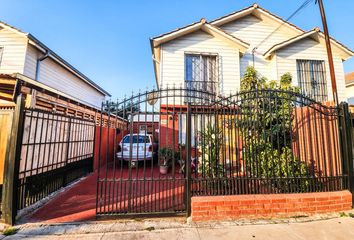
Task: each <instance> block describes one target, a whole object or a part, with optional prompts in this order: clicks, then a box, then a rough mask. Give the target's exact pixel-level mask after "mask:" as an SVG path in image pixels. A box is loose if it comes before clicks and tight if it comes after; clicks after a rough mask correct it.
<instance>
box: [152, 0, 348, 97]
mask: <svg viewBox="0 0 354 240" xmlns="http://www.w3.org/2000/svg"><path fill="white" fill-rule="evenodd" d="M331 46H332V52H333V57H334V65H335V74H336V79H337V88H338V95H339V100H340V101H344V100H346V95H345V79H344V70H343V61H345V60H347V59H348V58H350V57H352V56H353V55H354V52H353V51H352V50H350V49H349V48H347V47H346V46H344V45H343V44H341V43H339V42H338V41H336V40H335V39H333V38H332V39H331ZM151 48H152V54H153V63H154V70H155V76H156V82H157V85H158V86H159V87H163V86H166V85H170V86H171V85H177V86H178V85H184V86H186V87H194V88H195V87H198V88H202V89H204V90H208V91H217V93H218V94H229V93H230V92H231V93H232V92H236V91H238V90H239V89H240V79H241V78H242V76H243V73H244V71H245V69H246V67H247V66H249V65H251V66H254V67H255V68H256V70H257V71H258V72H259V73H260V74H261V75H262V76H264V77H266V78H267V79H269V80H278V79H279V78H280V76H281V75H283V74H284V73H286V72H290V73H291V74H292V76H293V84H295V85H297V86H300V87H301V89H302V91H303V93H305V94H307V95H308V96H310V97H312V98H315V99H316V100H318V101H327V100H331V99H332V92H331V80H330V73H329V66H328V61H327V52H326V47H325V40H324V34H323V33H322V32H321V31H320V30H319V28H314V29H312V30H310V31H304V30H302V29H300V28H298V27H296V26H295V25H293V24H291V23H289V22H286V21H285V20H283V19H282V18H280V17H278V16H275V15H274V14H272V13H270V12H269V11H267V10H265V9H263V8H261V7H260V6H259V5H257V4H254V5H252V6H250V7H247V8H245V9H242V10H240V11H237V12H234V13H231V14H229V15H226V16H223V17H220V18H218V19H215V20H213V21H210V22H208V21H206V20H205V19H204V18H203V19H201V21H199V22H196V23H193V24H190V25H188V26H185V27H182V28H179V29H176V30H173V31H171V32H169V33H165V34H163V35H160V36H158V37H154V38H152V39H151Z"/></svg>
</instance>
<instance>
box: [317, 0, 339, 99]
mask: <svg viewBox="0 0 354 240" xmlns="http://www.w3.org/2000/svg"><path fill="white" fill-rule="evenodd" d="M316 2H318V6H319V7H320V13H321V18H322V25H323V32H324V35H325V41H326V48H327V56H328V64H329V72H330V74H331V83H332V84H331V85H332V93H333V101H334V104H338V92H337V82H336V75H335V72H334V64H333V56H332V48H331V40H330V38H329V34H328V27H327V20H326V14H325V10H324V7H323V3H322V0H316Z"/></svg>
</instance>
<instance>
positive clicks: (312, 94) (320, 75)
mask: <svg viewBox="0 0 354 240" xmlns="http://www.w3.org/2000/svg"><path fill="white" fill-rule="evenodd" d="M302 64H309V66H308V69H309V70H306V69H302V67H303V66H301V65H302ZM316 65H317V66H316ZM315 68H317V70H315ZM318 68H321V70H320V71H319V70H318ZM296 73H297V82H298V86H299V88H300V90H301V93H302V94H303V95H305V96H306V97H309V98H311V99H314V100H315V101H317V102H324V101H327V100H328V89H327V88H328V86H327V84H328V83H327V76H326V75H327V74H326V73H327V70H326V61H325V60H323V59H296ZM307 75H308V76H307ZM304 76H305V77H304ZM315 76H316V77H315ZM304 78H310V79H304ZM315 78H316V79H315ZM321 79H322V81H321ZM314 85H315V86H314Z"/></svg>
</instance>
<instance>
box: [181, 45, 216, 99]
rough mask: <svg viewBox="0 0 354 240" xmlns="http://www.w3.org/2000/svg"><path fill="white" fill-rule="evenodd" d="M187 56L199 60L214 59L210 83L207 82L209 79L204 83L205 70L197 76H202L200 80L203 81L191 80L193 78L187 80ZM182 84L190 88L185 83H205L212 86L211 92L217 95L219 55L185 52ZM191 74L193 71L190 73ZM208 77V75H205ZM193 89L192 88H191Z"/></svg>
mask: <svg viewBox="0 0 354 240" xmlns="http://www.w3.org/2000/svg"><path fill="white" fill-rule="evenodd" d="M188 56H198V57H199V58H200V59H201V60H202V58H203V56H204V57H215V73H214V75H215V77H214V79H213V80H212V81H209V79H207V81H205V78H208V77H205V70H202V69H200V73H199V75H200V76H203V77H200V78H202V79H203V80H197V81H195V80H193V77H191V79H187V75H188V74H187V70H188V69H187V58H188ZM183 57H184V76H183V78H184V84H185V86H186V88H191V87H189V86H188V84H187V82H199V83H203V82H205V83H206V84H208V83H209V84H213V85H214V87H212V90H213V91H214V92H215V93H217V92H218V87H219V77H220V69H219V68H220V63H219V54H218V53H213V52H191V51H186V52H184V56H183ZM192 72H193V71H192ZM206 75H208V74H206ZM191 89H193V88H191ZM206 89H207V90H208V86H207V87H206Z"/></svg>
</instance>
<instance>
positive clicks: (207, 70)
mask: <svg viewBox="0 0 354 240" xmlns="http://www.w3.org/2000/svg"><path fill="white" fill-rule="evenodd" d="M217 82H218V66H217V56H216V55H204V54H186V55H185V83H186V87H187V88H188V89H198V90H203V91H209V92H216V87H217Z"/></svg>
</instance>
